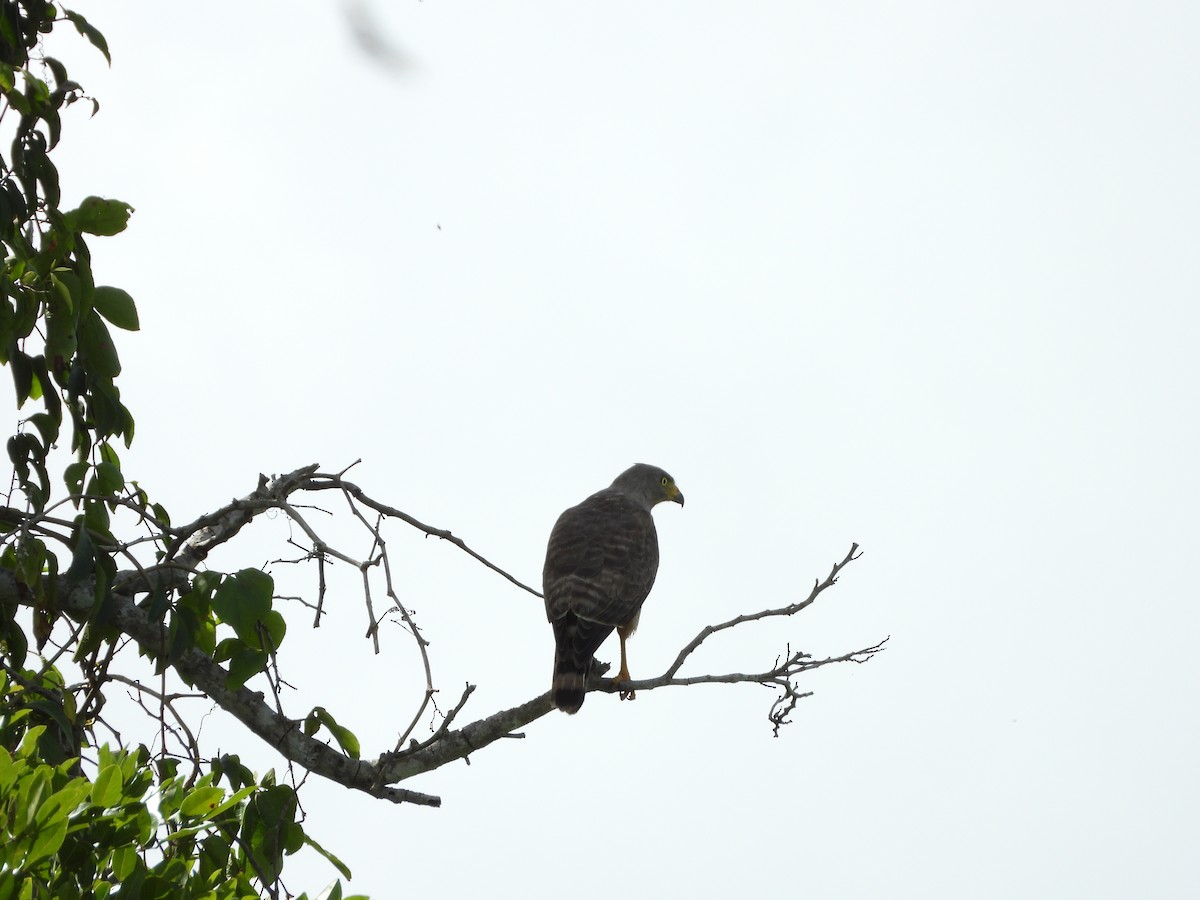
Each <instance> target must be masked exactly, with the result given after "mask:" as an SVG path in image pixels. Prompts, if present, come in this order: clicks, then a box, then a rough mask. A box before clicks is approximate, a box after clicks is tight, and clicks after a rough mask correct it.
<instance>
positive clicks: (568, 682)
mask: <svg viewBox="0 0 1200 900" xmlns="http://www.w3.org/2000/svg"><path fill="white" fill-rule="evenodd" d="M571 657H572V654H570V653H558V652H556V653H555V654H554V680H553V682H551V685H550V696H551V697H552V698H553V700H554V705H555V706H557V707H558V708H559V709H561V710H562V711H563V712H565V713H570V714H571V715H574V714H575V713H577V712H579V707H581V706H583V695H584V692H585V691H586V690H587V676H588V672H587V670H588V666H586V665H585V666H584V667H583V668H582V669H581V668H580V666H579V662H578V660H575V659H572V658H571ZM589 662H590V661H589Z"/></svg>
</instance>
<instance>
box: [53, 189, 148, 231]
mask: <svg viewBox="0 0 1200 900" xmlns="http://www.w3.org/2000/svg"><path fill="white" fill-rule="evenodd" d="M132 212H133V207H132V206H130V205H129V204H128V203H125V202H124V201H122V200H106V199H104V198H103V197H88V198H86V199H85V200H84V201H83V202H82V203H80V204H79V208H78V209H72V210H70V211H69V212H65V213H63V218H64V219H65V220H66V223H67V225H68V226H69V227H70V228H71V230H72V231H82V232H84V233H85V234H96V235H100V236H102V237H110V236H112V235H114V234H120V233H121V232H122V231H124V230H125V227H126V226H127V225H128V224H129V215H130V213H132Z"/></svg>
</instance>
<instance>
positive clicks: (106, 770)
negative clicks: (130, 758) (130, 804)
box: [92, 763, 125, 809]
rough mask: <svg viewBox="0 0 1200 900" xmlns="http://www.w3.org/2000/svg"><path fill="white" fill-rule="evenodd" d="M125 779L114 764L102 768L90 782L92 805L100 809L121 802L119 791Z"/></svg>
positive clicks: (118, 767)
mask: <svg viewBox="0 0 1200 900" xmlns="http://www.w3.org/2000/svg"><path fill="white" fill-rule="evenodd" d="M124 783H125V779H124V778H123V777H122V775H121V767H120V766H119V765H116V764H115V763H113V764H110V765H107V766H104V767H103V768H102V769H101V770H100V772H99V773H98V774H97V775H96V780H95V781H94V782H92V803H93V804H94V805H96V806H99V807H100V808H101V809H107V808H108V807H110V806H116V805H117V804H118V803H120V802H121V789H122V787H123V786H124Z"/></svg>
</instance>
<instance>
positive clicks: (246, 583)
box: [212, 569, 275, 647]
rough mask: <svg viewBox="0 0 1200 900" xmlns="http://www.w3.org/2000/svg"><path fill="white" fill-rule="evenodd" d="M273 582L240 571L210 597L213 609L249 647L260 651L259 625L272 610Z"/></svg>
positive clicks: (265, 576)
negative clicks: (257, 648) (258, 648)
mask: <svg viewBox="0 0 1200 900" xmlns="http://www.w3.org/2000/svg"><path fill="white" fill-rule="evenodd" d="M274 590H275V582H274V581H273V580H272V578H271V576H270V575H268V574H266V573H265V572H261V571H259V570H258V569H242V570H241V571H240V572H237V573H235V574H233V575H231V576H229V577H228V578H226V579H225V580H224V581H222V582H221V586H220V587H218V588H217V591H216V593H215V594H214V595H213V603H212V608H213V612H215V613H216V614H217V615H218V616H220V618H221V621H222V622H224V623H225V624H226V625H229V626H230V627H232V628H233V630H234V631H235V632H236V633H237V636H238V637H239V638H241V639H242V642H243V643H245V644H246V645H247V646H248V647H261V646H262V643H261V641H260V639H259V636H258V631H257V627H258V623H259V621H260V620H262V619H264V618H265V617H266V615H267V613H268V612H270V610H271V595H272V594H273V593H274Z"/></svg>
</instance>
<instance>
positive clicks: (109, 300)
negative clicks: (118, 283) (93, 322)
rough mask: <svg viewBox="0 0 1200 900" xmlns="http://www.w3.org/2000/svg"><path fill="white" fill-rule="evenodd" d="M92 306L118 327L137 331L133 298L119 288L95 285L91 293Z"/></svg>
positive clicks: (136, 317)
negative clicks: (94, 289) (94, 290)
mask: <svg viewBox="0 0 1200 900" xmlns="http://www.w3.org/2000/svg"><path fill="white" fill-rule="evenodd" d="M92 306H94V307H95V308H96V311H97V312H99V313H100V315H102V316H104V318H106V319H108V321H109V322H111V323H112V324H113V325H116V326H117V327H118V328H124V329H125V330H126V331H137V330H138V329H139V328H140V327H141V325H140V323H139V322H138V314H137V307H136V306H135V305H134V302H133V298H132V297H130V296H129V294H127V293H126V292H125V291H123V290H121V289H120V288H115V287H109V286H108V285H105V284H102V285H97V287H96V292H95V293H94V294H93V295H92Z"/></svg>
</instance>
